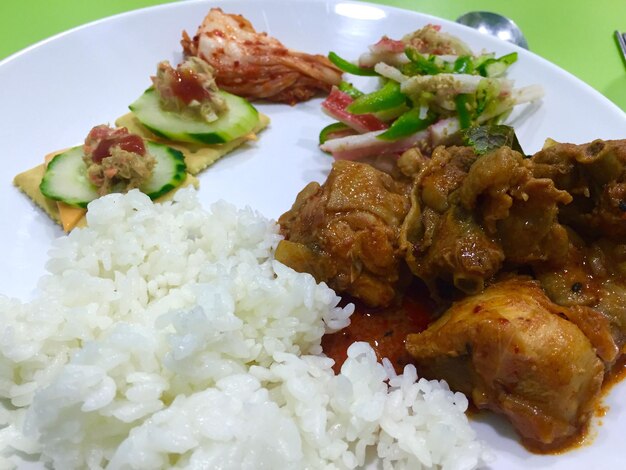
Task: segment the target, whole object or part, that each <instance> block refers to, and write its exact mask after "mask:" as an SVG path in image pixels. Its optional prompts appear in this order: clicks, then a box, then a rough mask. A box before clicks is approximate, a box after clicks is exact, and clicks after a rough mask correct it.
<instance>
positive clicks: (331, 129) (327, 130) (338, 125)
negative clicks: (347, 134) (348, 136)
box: [319, 122, 352, 145]
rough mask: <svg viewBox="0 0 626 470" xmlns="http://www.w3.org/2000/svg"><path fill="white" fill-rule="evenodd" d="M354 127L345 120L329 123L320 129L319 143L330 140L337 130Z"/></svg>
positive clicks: (341, 130)
mask: <svg viewBox="0 0 626 470" xmlns="http://www.w3.org/2000/svg"><path fill="white" fill-rule="evenodd" d="M349 129H352V128H351V127H350V126H348V125H347V124H344V123H343V122H333V123H332V124H329V125H327V126H326V127H324V128H323V129H322V130H321V131H320V135H319V143H320V145H322V144H323V143H324V142H326V141H327V140H328V138H329V137H330V136H331V135H332V134H334V133H335V132H343V131H347V130H349Z"/></svg>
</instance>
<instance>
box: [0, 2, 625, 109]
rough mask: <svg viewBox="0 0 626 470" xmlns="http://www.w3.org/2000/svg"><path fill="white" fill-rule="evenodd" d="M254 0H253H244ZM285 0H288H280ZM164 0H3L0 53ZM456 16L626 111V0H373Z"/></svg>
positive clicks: (4, 54)
mask: <svg viewBox="0 0 626 470" xmlns="http://www.w3.org/2000/svg"><path fill="white" fill-rule="evenodd" d="M250 1H254V0H250ZM286 1H289V0H286ZM162 3H169V2H168V1H163V0H21V1H20V0H3V1H2V3H1V4H0V60H1V59H3V58H5V57H7V56H9V55H11V54H13V53H15V52H18V51H19V50H21V49H23V48H25V47H27V46H30V45H31V44H34V43H36V42H38V41H41V40H43V39H46V38H48V37H50V36H52V35H54V34H57V33H59V32H62V31H65V30H67V29H70V28H73V27H75V26H79V25H82V24H84V23H88V22H90V21H94V20H97V19H101V18H105V17H107V16H111V15H114V14H117V13H122V12H125V11H129V10H135V9H138V8H143V7H148V6H152V5H158V4H162ZM372 3H379V4H385V5H390V6H394V7H401V8H406V9H410V10H415V11H419V12H422V13H427V14H431V15H435V16H439V17H441V18H446V19H450V20H454V19H455V18H457V17H458V16H459V15H461V14H462V13H465V12H467V11H472V10H485V11H493V12H497V13H501V14H503V15H506V16H508V17H510V18H512V19H513V20H514V21H515V22H516V23H517V24H518V25H519V26H520V27H521V28H522V30H523V31H524V33H525V35H526V37H527V39H528V43H529V46H530V49H531V50H532V51H533V52H535V53H536V54H538V55H540V56H542V57H544V58H545V59H548V60H549V61H551V62H553V63H555V64H556V65H558V66H560V67H562V68H563V69H565V70H567V71H568V72H570V73H572V74H574V75H575V76H577V77H578V78H580V79H582V80H583V81H585V82H587V83H588V84H589V85H591V86H592V87H594V88H595V89H596V90H598V91H599V92H600V93H602V94H604V95H605V96H606V97H607V98H609V99H610V100H611V101H613V102H614V103H615V104H617V105H618V106H619V107H620V108H621V109H622V110H624V111H626V62H625V61H624V60H623V58H622V57H621V55H620V53H619V49H618V46H617V41H616V40H615V36H614V31H615V30H621V31H626V0H376V1H373V2H372Z"/></svg>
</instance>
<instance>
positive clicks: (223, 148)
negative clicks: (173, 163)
mask: <svg viewBox="0 0 626 470" xmlns="http://www.w3.org/2000/svg"><path fill="white" fill-rule="evenodd" d="M269 123H270V118H269V117H267V116H266V115H265V114H263V113H259V123H258V124H257V126H256V127H255V128H254V129H253V130H252V134H256V133H257V132H260V131H262V130H263V129H265V128H266V127H267V126H268V124H269ZM115 125H116V126H118V127H125V128H127V129H128V130H129V131H130V132H132V133H134V134H139V135H140V136H141V137H143V138H144V139H149V140H154V141H155V142H160V143H163V144H165V145H168V146H170V147H172V148H175V149H177V150H180V151H181V152H182V153H183V155H184V156H185V164H186V165H187V171H188V172H189V173H191V174H192V175H197V174H198V173H200V172H201V171H202V170H204V169H205V168H207V167H208V166H210V165H212V164H213V163H215V162H216V161H217V160H219V159H220V158H221V157H223V156H224V155H226V154H227V153H229V152H231V151H232V150H234V149H235V148H237V147H239V146H240V145H243V144H245V143H246V142H247V141H249V140H251V139H253V138H254V137H252V136H250V135H247V136H243V137H239V138H237V139H233V140H231V141H230V142H226V143H224V144H212V145H208V144H192V143H187V142H185V143H179V142H173V141H171V140H167V139H162V138H160V137H158V136H156V135H154V134H153V133H152V132H150V131H149V130H148V129H146V128H145V127H144V126H143V125H142V124H141V123H140V122H139V120H138V119H137V118H136V117H135V115H134V114H133V113H128V114H125V115H124V116H121V117H119V118H118V119H117V120H116V121H115Z"/></svg>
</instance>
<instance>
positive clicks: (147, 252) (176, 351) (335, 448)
mask: <svg viewBox="0 0 626 470" xmlns="http://www.w3.org/2000/svg"><path fill="white" fill-rule="evenodd" d="M88 224H89V227H88V228H86V229H81V230H75V231H73V232H72V233H71V234H69V235H68V236H66V237H62V238H60V239H58V240H56V241H55V242H54V244H53V248H52V249H51V250H50V259H49V261H48V263H47V270H48V272H49V274H47V275H46V276H44V277H43V278H42V279H41V281H40V283H39V285H38V291H37V294H36V296H35V298H34V299H32V300H30V301H28V302H22V301H18V300H15V299H9V298H7V297H2V296H0V372H1V374H0V397H2V400H1V401H0V403H1V404H2V406H1V407H0V427H1V428H0V445H1V446H2V449H3V452H2V457H1V458H2V459H3V460H2V462H1V464H2V465H0V467H1V466H4V467H8V468H10V467H13V466H15V465H17V464H18V463H19V462H20V456H19V455H20V453H21V454H22V456H23V454H28V455H30V457H29V458H31V459H36V460H39V461H40V462H41V463H45V464H48V465H50V466H52V467H53V468H58V469H61V468H62V469H72V468H111V469H132V468H137V469H153V468H154V469H157V468H198V469H208V468H220V469H264V468H267V469H276V468H280V469H349V468H356V467H361V466H364V465H366V464H367V463H368V462H369V461H372V460H374V461H376V460H378V463H379V466H380V467H379V468H384V469H390V468H398V469H400V468H412V469H419V468H446V469H448V468H449V469H469V468H475V467H477V466H480V465H482V464H483V463H484V462H485V461H486V460H487V459H488V458H489V454H488V451H487V450H486V449H485V447H484V446H483V445H482V444H481V443H480V442H478V441H477V440H476V437H475V434H474V432H473V430H472V429H471V427H470V426H469V425H468V423H467V419H466V417H465V414H464V412H465V410H466V408H467V399H466V398H465V397H464V396H463V395H462V394H458V393H457V394H455V393H452V392H450V390H449V389H448V388H447V385H446V384H445V383H444V382H436V381H430V382H429V381H426V380H424V379H418V377H417V375H416V373H415V369H414V368H413V367H412V366H407V368H406V369H405V371H404V373H403V374H402V375H399V376H397V375H395V373H394V372H393V368H392V367H391V366H390V365H389V364H384V363H383V364H381V363H379V362H378V361H377V359H376V355H375V353H374V351H373V350H372V348H371V347H370V346H369V345H367V344H365V343H355V344H353V345H352V346H351V347H350V349H349V354H348V360H347V361H346V363H345V364H344V365H343V368H342V371H341V373H340V374H338V375H336V374H335V373H334V372H333V370H332V364H333V363H332V360H330V359H329V358H326V357H325V356H323V355H322V354H321V353H322V350H321V346H320V343H321V338H322V335H323V334H324V333H328V332H333V331H337V330H339V329H341V328H343V327H345V326H346V325H347V324H348V323H349V316H350V314H351V313H352V306H348V307H345V308H341V307H339V306H338V303H339V300H340V299H339V298H338V297H337V295H336V294H335V293H334V292H333V291H332V290H331V289H329V288H328V287H327V286H326V285H325V284H317V283H316V282H315V280H314V279H313V278H312V277H311V276H310V275H308V274H300V273H296V272H294V271H293V270H291V269H290V268H287V267H286V266H284V265H282V264H280V263H278V262H277V261H275V260H274V259H273V252H274V249H275V247H276V245H277V243H278V241H279V240H280V236H279V234H278V228H277V226H276V224H275V223H274V222H273V221H270V220H267V219H265V218H263V217H262V216H260V215H259V214H257V213H255V212H254V211H252V210H250V209H243V210H238V209H236V208H234V207H233V206H231V205H229V204H227V203H225V202H218V203H215V204H213V205H212V206H211V208H210V211H206V210H204V209H203V208H202V207H201V206H200V204H199V202H198V200H197V195H196V192H195V191H194V190H193V189H188V190H183V191H179V192H178V193H177V195H176V198H175V200H174V201H173V202H170V203H164V204H153V203H152V201H150V199H149V198H147V197H146V196H145V195H143V194H142V193H140V192H138V191H131V192H130V193H128V194H126V195H119V194H113V195H109V196H106V197H103V198H101V199H98V200H96V201H94V202H93V203H91V204H90V206H89V212H88Z"/></svg>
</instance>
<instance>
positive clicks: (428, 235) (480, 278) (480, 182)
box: [401, 146, 571, 297]
mask: <svg viewBox="0 0 626 470" xmlns="http://www.w3.org/2000/svg"><path fill="white" fill-rule="evenodd" d="M418 166H419V170H418V171H417V175H416V176H415V183H414V187H413V190H412V194H411V203H412V204H411V211H410V213H409V215H408V216H407V218H406V220H405V222H404V226H403V228H402V235H401V245H402V247H403V249H404V250H405V251H406V258H407V262H408V264H409V266H410V268H411V270H412V272H413V273H414V274H415V275H416V276H418V277H419V278H421V279H422V280H424V281H425V282H426V284H427V285H428V286H429V288H430V290H431V292H432V293H433V295H434V296H435V297H439V294H440V292H439V286H440V285H441V284H442V283H443V284H446V285H453V286H454V287H455V288H456V289H458V290H459V291H461V292H462V293H465V294H474V293H478V292H480V291H482V289H483V288H484V287H485V285H486V283H488V282H489V280H490V279H491V278H492V277H493V276H494V275H495V274H496V273H498V272H499V271H500V270H501V269H502V268H503V267H504V266H505V262H506V263H507V264H509V265H510V264H514V265H522V264H528V263H530V262H533V261H537V260H541V261H545V260H558V259H562V258H563V257H564V256H565V255H566V252H567V235H566V229H565V228H564V227H563V226H562V225H561V224H560V223H559V221H558V219H557V214H558V208H559V205H562V204H567V203H569V202H570V201H571V196H570V195H569V194H568V193H567V192H566V191H563V190H559V189H557V188H556V187H555V185H554V183H553V181H552V180H550V179H549V178H537V177H535V176H534V175H533V173H532V164H531V162H530V161H529V160H528V159H525V158H524V157H523V156H522V155H521V154H520V153H518V152H516V151H514V150H511V149H510V148H508V147H502V148H500V149H498V150H495V151H492V152H490V153H488V154H485V155H476V154H475V153H474V151H473V149H471V148H469V147H443V146H441V147H438V148H436V149H435V150H434V152H433V154H432V156H431V158H426V157H421V158H420V161H419V165H418Z"/></svg>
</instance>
